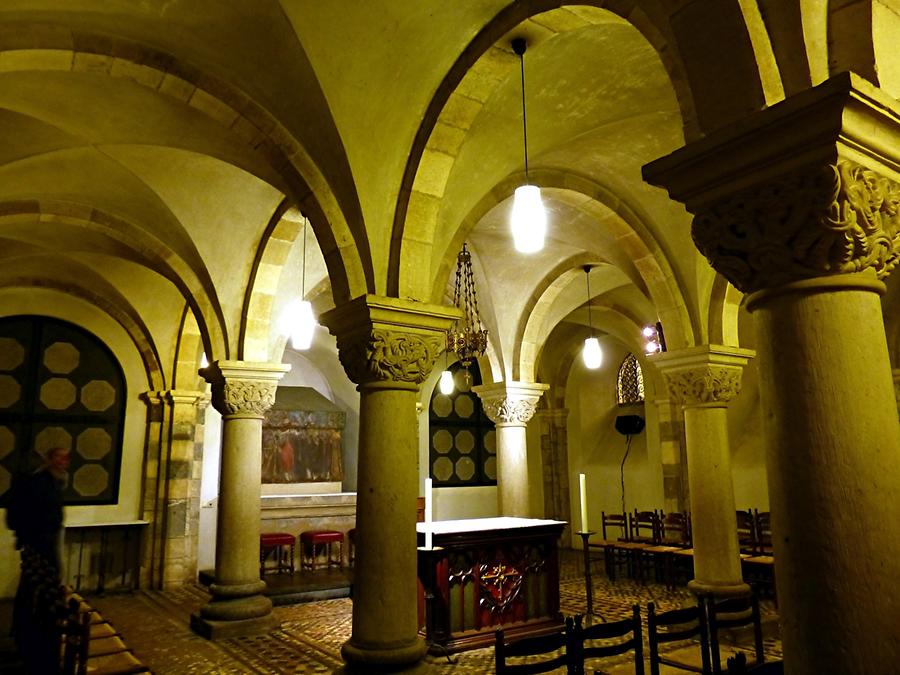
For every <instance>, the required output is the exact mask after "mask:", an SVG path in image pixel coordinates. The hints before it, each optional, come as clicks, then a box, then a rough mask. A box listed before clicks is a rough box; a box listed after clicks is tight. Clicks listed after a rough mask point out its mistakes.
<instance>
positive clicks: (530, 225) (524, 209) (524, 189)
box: [510, 185, 547, 253]
mask: <svg viewBox="0 0 900 675" xmlns="http://www.w3.org/2000/svg"><path fill="white" fill-rule="evenodd" d="M510 225H511V227H512V233H513V242H514V243H515V246H516V250H517V251H519V252H520V253H534V252H535V251H540V250H541V249H542V248H544V234H545V233H546V231H547V211H546V210H545V209H544V202H543V200H541V189H540V188H539V187H538V186H537V185H522V186H520V187H517V188H516V193H515V196H514V197H513V207H512V215H511V216H510Z"/></svg>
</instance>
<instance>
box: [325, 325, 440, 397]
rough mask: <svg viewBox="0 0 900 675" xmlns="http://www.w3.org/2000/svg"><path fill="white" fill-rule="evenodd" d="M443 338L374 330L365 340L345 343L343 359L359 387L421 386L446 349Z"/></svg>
mask: <svg viewBox="0 0 900 675" xmlns="http://www.w3.org/2000/svg"><path fill="white" fill-rule="evenodd" d="M444 342H445V340H444V336H443V334H440V335H420V334H418V333H400V332H394V331H388V330H384V329H377V328H376V329H373V330H372V331H371V332H369V333H368V334H366V335H365V336H364V337H363V338H362V339H356V340H353V341H344V342H342V343H341V344H340V345H339V347H340V359H341V363H342V364H343V366H344V370H346V372H347V374H348V376H349V377H350V379H351V380H353V381H354V382H356V383H357V384H364V383H366V382H378V381H392V382H411V383H414V384H421V383H422V382H424V381H425V379H426V378H427V377H428V375H429V373H430V372H431V368H432V366H434V362H435V360H437V357H438V356H439V355H440V353H441V350H442V349H443V347H444Z"/></svg>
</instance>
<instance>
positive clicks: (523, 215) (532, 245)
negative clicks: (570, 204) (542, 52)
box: [510, 38, 547, 253]
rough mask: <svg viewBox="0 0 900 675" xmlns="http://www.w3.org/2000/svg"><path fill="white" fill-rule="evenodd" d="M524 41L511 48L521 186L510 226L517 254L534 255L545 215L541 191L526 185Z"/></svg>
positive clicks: (540, 243)
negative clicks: (517, 92) (516, 74)
mask: <svg viewBox="0 0 900 675" xmlns="http://www.w3.org/2000/svg"><path fill="white" fill-rule="evenodd" d="M525 48H526V43H525V38H515V39H514V40H513V41H512V49H513V51H514V52H515V53H516V54H517V55H518V56H519V64H520V66H521V73H522V140H523V147H524V149H525V185H520V186H519V187H517V188H516V192H515V195H514V196H513V206H512V214H511V215H510V226H511V228H512V234H513V243H514V244H515V246H516V250H517V251H519V252H520V253H534V252H536V251H540V250H541V249H542V248H544V235H545V233H546V231H547V212H546V211H545V210H544V202H543V201H542V200H541V189H540V188H539V187H538V186H537V185H531V184H530V183H529V182H528V124H527V121H526V118H525Z"/></svg>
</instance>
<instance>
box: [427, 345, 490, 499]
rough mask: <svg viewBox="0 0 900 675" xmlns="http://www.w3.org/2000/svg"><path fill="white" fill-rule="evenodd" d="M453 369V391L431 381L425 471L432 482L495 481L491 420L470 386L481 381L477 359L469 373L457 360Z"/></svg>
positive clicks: (488, 482) (479, 483) (449, 483)
mask: <svg viewBox="0 0 900 675" xmlns="http://www.w3.org/2000/svg"><path fill="white" fill-rule="evenodd" d="M449 370H450V372H451V373H453V383H454V386H453V392H452V393H451V394H449V395H447V394H442V393H441V391H440V389H439V387H438V386H437V385H435V387H434V391H433V392H432V394H431V404H430V406H429V408H428V427H429V429H428V432H429V438H430V443H429V445H430V449H429V465H430V466H429V475H430V476H431V478H432V479H433V480H434V485H435V486H441V487H450V486H459V485H470V486H471V485H496V484H497V444H496V432H495V431H494V423H493V422H491V420H490V419H488V417H487V415H486V414H485V413H484V410H483V409H482V407H481V399H480V398H478V395H477V394H475V393H474V392H473V391H472V387H473V386H476V385H479V384H481V371H480V370H479V369H478V364H477V363H474V362H473V363H472V364H471V365H469V373H468V374H467V373H466V369H465V368H463V367H462V366H461V365H460V364H459V363H454V364H453V365H452V366H450V368H449Z"/></svg>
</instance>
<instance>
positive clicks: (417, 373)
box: [320, 295, 459, 389]
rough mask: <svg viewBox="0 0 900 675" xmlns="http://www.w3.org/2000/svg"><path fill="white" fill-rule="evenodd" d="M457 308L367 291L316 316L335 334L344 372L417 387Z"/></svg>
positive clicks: (361, 381)
mask: <svg viewBox="0 0 900 675" xmlns="http://www.w3.org/2000/svg"><path fill="white" fill-rule="evenodd" d="M458 314H459V312H458V311H457V310H455V309H451V308H447V307H442V306H437V305H425V304H422V303H415V302H410V301H406V300H399V299H397V298H382V297H377V296H374V295H366V296H362V297H359V298H356V299H355V300H352V301H350V302H349V303H347V304H345V305H341V306H340V307H336V308H335V309H333V310H331V311H329V312H326V313H325V314H323V315H322V316H321V317H320V321H321V322H322V324H323V325H325V326H327V327H328V329H329V331H331V334H332V335H334V336H335V337H337V346H338V355H339V357H340V360H341V364H342V365H343V366H344V370H345V371H346V373H347V376H348V377H349V378H350V379H351V380H352V381H353V382H356V383H357V384H358V385H361V386H364V385H369V384H372V383H386V384H391V385H395V386H397V387H398V388H403V389H416V388H418V386H419V385H420V384H421V383H422V382H424V381H425V380H426V379H427V378H428V375H429V374H430V373H431V369H432V367H433V366H434V363H435V361H436V360H437V357H438V356H439V355H440V354H441V352H442V351H443V350H444V347H445V344H446V331H447V329H448V328H449V327H450V325H451V324H452V322H453V320H454V319H455V318H456V317H457V315H458Z"/></svg>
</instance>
